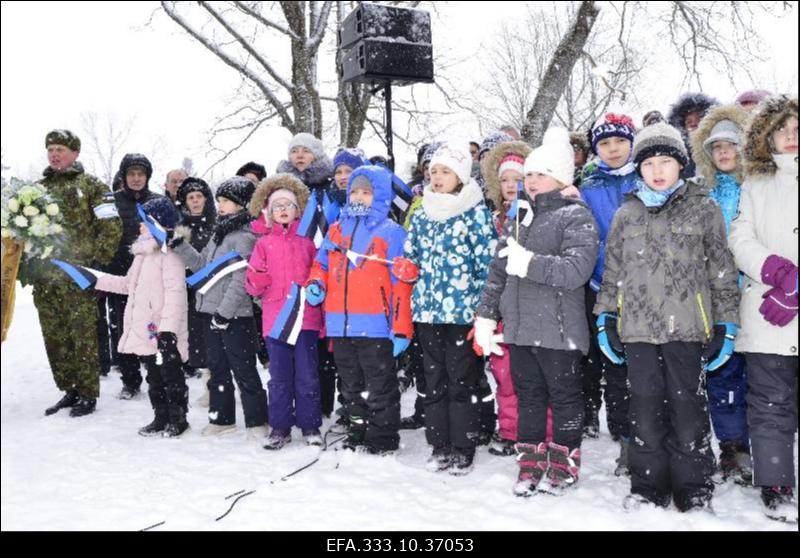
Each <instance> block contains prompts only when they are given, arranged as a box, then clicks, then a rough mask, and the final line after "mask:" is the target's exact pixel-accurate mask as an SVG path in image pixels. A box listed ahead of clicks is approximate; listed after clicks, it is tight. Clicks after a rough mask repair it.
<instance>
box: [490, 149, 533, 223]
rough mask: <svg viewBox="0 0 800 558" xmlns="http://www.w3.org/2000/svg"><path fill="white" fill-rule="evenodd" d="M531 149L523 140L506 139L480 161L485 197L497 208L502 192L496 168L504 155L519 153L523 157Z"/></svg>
mask: <svg viewBox="0 0 800 558" xmlns="http://www.w3.org/2000/svg"><path fill="white" fill-rule="evenodd" d="M531 151H533V149H532V148H531V146H530V145H528V144H527V143H525V142H524V141H506V142H503V143H500V144H498V145H497V146H496V147H495V148H494V149H492V150H491V151H490V152H489V153H488V154H487V155H486V157H484V158H483V161H481V172H482V173H483V179H484V180H485V181H486V197H487V198H489V199H490V200H492V202H493V203H494V206H495V207H496V208H498V209H502V207H503V194H502V192H501V191H500V176H499V175H498V174H497V169H498V167H499V166H500V162H501V161H502V160H503V158H504V157H505V156H506V155H511V154H514V155H521V156H522V158H523V159H525V158H526V157H527V156H528V155H530V152H531Z"/></svg>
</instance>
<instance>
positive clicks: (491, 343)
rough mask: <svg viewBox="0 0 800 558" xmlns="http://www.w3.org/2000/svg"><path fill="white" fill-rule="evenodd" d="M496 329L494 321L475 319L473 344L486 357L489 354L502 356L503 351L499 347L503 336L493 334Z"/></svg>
mask: <svg viewBox="0 0 800 558" xmlns="http://www.w3.org/2000/svg"><path fill="white" fill-rule="evenodd" d="M496 329H497V322H496V321H494V320H490V319H489V318H475V344H477V345H478V346H479V347H480V348H481V350H482V351H483V354H484V355H486V356H489V355H490V354H491V353H494V354H496V355H497V356H503V349H502V348H501V347H500V343H502V342H503V334H502V333H495V330H496Z"/></svg>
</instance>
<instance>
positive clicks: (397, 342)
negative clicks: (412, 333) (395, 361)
mask: <svg viewBox="0 0 800 558" xmlns="http://www.w3.org/2000/svg"><path fill="white" fill-rule="evenodd" d="M410 344H411V339H406V338H405V337H395V335H394V333H392V345H394V348H393V349H392V355H393V356H394V357H395V358H397V357H399V356H400V355H401V354H402V353H403V351H405V350H406V349H408V346H409V345H410Z"/></svg>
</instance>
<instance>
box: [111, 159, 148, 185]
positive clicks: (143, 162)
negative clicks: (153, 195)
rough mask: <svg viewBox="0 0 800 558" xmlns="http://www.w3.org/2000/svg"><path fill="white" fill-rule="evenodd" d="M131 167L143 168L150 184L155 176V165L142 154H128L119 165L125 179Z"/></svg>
mask: <svg viewBox="0 0 800 558" xmlns="http://www.w3.org/2000/svg"><path fill="white" fill-rule="evenodd" d="M131 167H142V168H143V169H144V173H145V175H146V176H147V182H150V177H151V176H153V165H151V164H150V160H149V159H148V158H147V157H145V156H144V155H142V154H141V153H127V154H126V155H125V156H124V157H123V158H122V161H120V163H119V170H120V172H121V173H122V176H123V177H124V176H125V175H126V174H128V169H130V168H131ZM126 184H127V182H126Z"/></svg>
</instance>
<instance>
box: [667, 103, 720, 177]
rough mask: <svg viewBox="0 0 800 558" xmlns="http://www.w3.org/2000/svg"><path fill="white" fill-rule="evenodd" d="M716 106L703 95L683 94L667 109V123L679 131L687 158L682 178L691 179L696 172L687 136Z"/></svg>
mask: <svg viewBox="0 0 800 558" xmlns="http://www.w3.org/2000/svg"><path fill="white" fill-rule="evenodd" d="M718 104H719V101H718V100H716V99H715V98H713V97H709V96H708V95H706V94H704V93H684V94H683V95H681V96H680V97H678V100H677V101H675V104H673V105H672V106H671V107H670V108H669V114H667V122H669V124H670V125H671V126H673V127H674V128H676V129H677V130H678V131H680V133H681V137H682V138H683V145H684V146H685V148H686V156H687V157H688V159H687V161H688V162H687V163H686V168H685V169H683V176H687V177H693V176H695V172H696V169H695V164H694V157H693V154H692V151H691V142H690V141H689V135H690V134H691V133H692V132H694V131H695V130H696V129H697V127H698V126H699V125H700V121H701V120H702V119H703V117H704V116H705V115H706V113H707V112H708V111H709V109H710V108H711V107H713V106H716V105H718Z"/></svg>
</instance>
